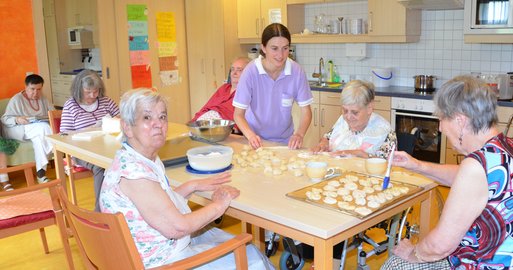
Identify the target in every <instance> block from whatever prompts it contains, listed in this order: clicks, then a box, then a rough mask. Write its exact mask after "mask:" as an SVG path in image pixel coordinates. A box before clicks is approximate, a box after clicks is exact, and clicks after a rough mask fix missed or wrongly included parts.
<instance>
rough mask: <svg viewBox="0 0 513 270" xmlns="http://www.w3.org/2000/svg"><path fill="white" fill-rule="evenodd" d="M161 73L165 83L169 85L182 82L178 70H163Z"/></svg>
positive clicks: (161, 78)
mask: <svg viewBox="0 0 513 270" xmlns="http://www.w3.org/2000/svg"><path fill="white" fill-rule="evenodd" d="M159 75H160V80H161V81H162V84H163V85H166V86H169V85H172V84H178V83H179V82H180V80H179V78H178V70H168V71H161V72H160V74H159Z"/></svg>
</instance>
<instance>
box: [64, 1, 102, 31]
mask: <svg viewBox="0 0 513 270" xmlns="http://www.w3.org/2000/svg"><path fill="white" fill-rule="evenodd" d="M66 18H67V21H68V27H73V26H84V25H89V26H92V25H94V24H96V0H67V1H66Z"/></svg>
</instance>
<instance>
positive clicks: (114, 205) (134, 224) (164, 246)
mask: <svg viewBox="0 0 513 270" xmlns="http://www.w3.org/2000/svg"><path fill="white" fill-rule="evenodd" d="M121 177H124V178H125V179H127V180H130V179H141V178H144V179H148V180H151V181H156V182H159V183H160V186H161V187H162V189H163V190H165V191H166V193H167V194H168V195H169V198H170V199H171V200H172V201H173V203H174V204H175V206H176V207H177V209H178V210H179V211H180V212H181V213H182V214H186V213H190V212H191V209H190V208H189V206H188V205H187V201H186V199H185V198H183V197H182V196H181V195H179V194H178V193H176V192H174V191H173V190H172V189H171V187H170V186H169V183H168V179H167V177H166V175H165V167H164V165H163V164H162V161H161V160H160V159H159V158H158V157H157V159H156V160H155V162H153V161H151V160H149V159H147V158H146V157H144V156H142V155H141V154H139V153H137V152H136V151H135V150H133V149H132V148H131V147H130V146H129V145H128V144H126V143H125V144H124V147H123V148H122V149H120V150H119V151H118V152H117V153H116V156H115V158H114V161H113V163H112V165H111V167H110V168H109V169H108V170H107V171H106V173H105V179H104V181H103V185H102V189H101V193H100V209H101V211H102V212H105V213H117V212H121V213H122V214H123V215H124V216H125V220H126V222H127V224H128V227H129V229H130V232H131V234H132V237H133V239H134V242H135V244H136V246H137V250H138V251H139V254H140V255H141V259H142V260H143V262H144V266H145V267H146V268H151V267H156V266H159V265H162V264H164V263H165V262H166V261H168V260H169V259H170V258H172V257H173V256H174V255H176V254H177V253H178V252H180V251H181V250H183V249H184V248H185V247H186V246H187V245H188V244H189V242H190V236H184V237H182V238H180V239H176V240H175V239H168V238H166V237H165V236H163V235H162V234H160V232H158V231H157V230H155V229H154V228H153V227H151V226H150V225H149V224H148V223H147V222H146V221H145V220H144V218H143V217H142V216H141V213H139V211H138V210H137V208H136V207H135V205H134V204H133V203H132V201H131V200H130V199H129V198H128V197H127V196H126V195H125V194H123V192H122V191H121V189H120V187H119V183H120V179H121ZM148 196H151V195H150V194H148Z"/></svg>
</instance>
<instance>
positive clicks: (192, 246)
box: [100, 89, 274, 269]
mask: <svg viewBox="0 0 513 270" xmlns="http://www.w3.org/2000/svg"><path fill="white" fill-rule="evenodd" d="M167 127H168V118H167V107H166V103H165V100H164V98H163V97H162V96H160V95H159V94H158V93H156V92H152V91H151V90H149V89H144V90H134V91H130V92H127V93H126V94H125V95H124V96H123V98H122V101H121V128H122V130H123V135H124V142H123V147H122V148H121V149H120V150H119V151H118V152H117V153H116V156H115V157H114V161H113V163H112V166H111V167H110V168H109V169H108V170H107V171H106V173H105V180H104V182H103V186H102V190H101V194H100V207H101V211H102V212H108V213H115V212H121V213H123V215H124V216H125V219H126V220H127V224H128V227H129V229H130V232H131V234H132V236H133V238H134V241H135V244H136V246H137V249H138V251H139V254H140V255H141V258H142V260H143V262H144V266H145V267H146V268H152V267H157V266H160V265H164V264H168V263H171V262H174V261H177V260H180V259H183V258H186V257H190V256H193V255H195V254H197V253H200V252H202V251H204V250H207V249H209V248H211V247H213V246H216V245H217V244H219V243H222V242H225V241H226V240H228V239H230V238H232V237H233V235H231V234H228V233H226V232H224V231H222V230H220V229H218V228H209V227H208V224H209V223H210V222H212V221H214V220H215V219H216V218H218V217H220V216H221V215H222V214H223V213H224V212H225V210H226V209H227V208H228V206H229V205H230V202H231V201H232V199H234V198H236V197H237V196H238V195H239V190H237V189H235V188H233V187H231V186H227V185H224V184H226V183H228V182H230V173H222V174H219V175H215V176H212V177H207V178H202V179H197V180H189V181H187V182H186V183H184V184H182V185H180V186H178V187H175V188H173V187H171V185H170V184H169V183H170V181H169V179H168V178H167V176H166V172H165V167H164V164H163V163H162V161H161V160H160V158H159V157H158V151H159V150H160V148H161V147H162V146H163V145H164V144H165V142H166V133H167ZM196 191H211V192H212V203H210V204H208V205H206V206H204V207H202V208H200V209H198V210H195V211H191V209H190V208H189V206H188V205H187V198H188V197H189V196H191V195H192V193H194V192H196ZM247 252H248V253H247V254H248V264H249V267H250V269H274V267H273V266H272V265H271V264H270V262H269V261H268V259H267V258H266V257H265V256H263V255H262V254H261V253H260V252H259V251H258V250H257V249H256V247H255V246H253V245H249V246H247ZM234 267H235V263H234V256H233V254H230V255H228V256H225V257H222V258H220V259H218V260H215V261H213V262H211V263H208V264H206V265H203V266H202V267H200V268H198V269H233V268H234Z"/></svg>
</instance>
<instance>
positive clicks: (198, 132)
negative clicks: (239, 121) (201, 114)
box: [187, 119, 235, 142]
mask: <svg viewBox="0 0 513 270" xmlns="http://www.w3.org/2000/svg"><path fill="white" fill-rule="evenodd" d="M234 125H235V122H233V121H230V120H221V119H214V120H199V121H195V122H190V123H187V126H188V127H189V131H190V132H191V133H192V136H195V137H199V138H201V139H204V140H207V141H210V142H219V141H222V140H224V139H226V137H228V135H230V133H232V129H233V126H234Z"/></svg>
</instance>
